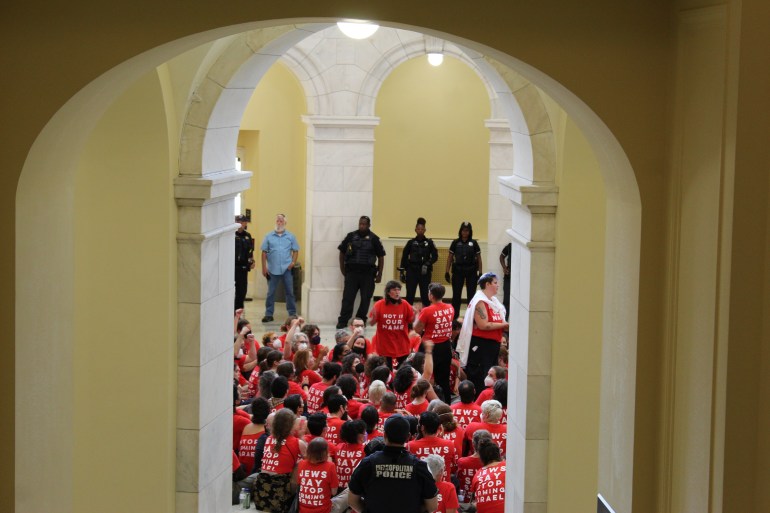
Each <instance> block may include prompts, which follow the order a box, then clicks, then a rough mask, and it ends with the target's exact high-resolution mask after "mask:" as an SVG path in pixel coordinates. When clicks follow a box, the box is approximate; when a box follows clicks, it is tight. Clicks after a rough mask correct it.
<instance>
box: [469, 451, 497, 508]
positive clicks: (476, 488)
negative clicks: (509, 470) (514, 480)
mask: <svg viewBox="0 0 770 513" xmlns="http://www.w3.org/2000/svg"><path fill="white" fill-rule="evenodd" d="M471 491H472V492H473V497H474V500H475V501H476V511H477V512H478V513H503V511H504V509H505V462H500V463H496V464H494V465H491V466H489V467H484V468H482V469H479V470H477V471H476V474H475V475H474V476H473V482H472V483H471Z"/></svg>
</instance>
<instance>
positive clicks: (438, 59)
mask: <svg viewBox="0 0 770 513" xmlns="http://www.w3.org/2000/svg"><path fill="white" fill-rule="evenodd" d="M428 62H429V63H430V65H431V66H441V63H442V62H444V54H443V53H429V54H428Z"/></svg>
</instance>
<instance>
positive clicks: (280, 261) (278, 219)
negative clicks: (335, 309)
mask: <svg viewBox="0 0 770 513" xmlns="http://www.w3.org/2000/svg"><path fill="white" fill-rule="evenodd" d="M260 249H261V250H262V276H264V277H265V278H267V297H266V298H265V316H264V317H263V318H262V322H273V312H274V311H275V291H276V289H277V288H278V283H279V282H281V283H283V288H284V292H285V293H286V310H287V311H288V312H289V315H296V314H297V304H296V302H295V300H294V276H293V275H292V270H293V269H294V266H295V265H296V264H297V255H299V243H298V242H297V238H296V237H295V236H294V234H293V233H291V232H290V231H288V230H286V215H285V214H277V215H276V216H275V230H273V231H271V232H269V233H268V234H267V235H265V238H264V239H263V240H262V246H261V248H260Z"/></svg>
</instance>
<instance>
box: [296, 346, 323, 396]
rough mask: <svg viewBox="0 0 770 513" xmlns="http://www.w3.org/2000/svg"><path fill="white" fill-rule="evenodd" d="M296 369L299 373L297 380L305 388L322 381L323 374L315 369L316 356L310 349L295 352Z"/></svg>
mask: <svg viewBox="0 0 770 513" xmlns="http://www.w3.org/2000/svg"><path fill="white" fill-rule="evenodd" d="M293 362H294V371H295V372H296V373H297V382H298V383H299V385H300V386H301V387H302V389H303V390H307V389H308V388H310V386H312V385H315V384H316V383H320V382H321V375H320V374H318V373H317V372H316V371H315V370H313V369H314V367H315V358H313V353H312V352H311V351H310V349H300V350H299V351H297V352H296V353H294V360H293Z"/></svg>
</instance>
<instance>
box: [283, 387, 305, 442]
mask: <svg viewBox="0 0 770 513" xmlns="http://www.w3.org/2000/svg"><path fill="white" fill-rule="evenodd" d="M304 404H305V403H304V402H302V397H300V395H299V394H291V395H287V396H286V399H284V400H283V407H284V408H288V409H289V410H291V412H292V413H293V414H294V415H296V416H297V420H296V422H295V423H294V431H293V432H292V434H293V435H294V436H296V437H298V438H302V437H303V436H305V433H307V419H306V418H305V417H303V416H302V415H303V414H304V413H305V408H304Z"/></svg>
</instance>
